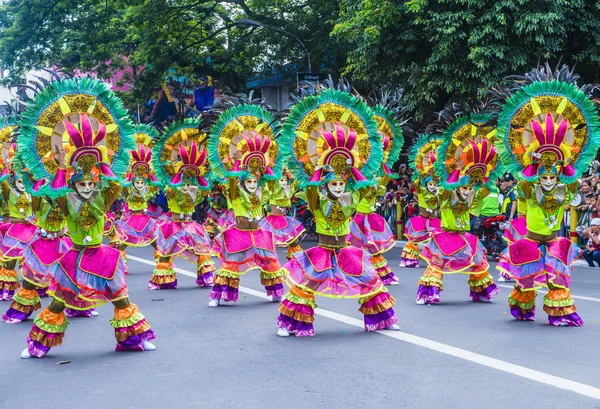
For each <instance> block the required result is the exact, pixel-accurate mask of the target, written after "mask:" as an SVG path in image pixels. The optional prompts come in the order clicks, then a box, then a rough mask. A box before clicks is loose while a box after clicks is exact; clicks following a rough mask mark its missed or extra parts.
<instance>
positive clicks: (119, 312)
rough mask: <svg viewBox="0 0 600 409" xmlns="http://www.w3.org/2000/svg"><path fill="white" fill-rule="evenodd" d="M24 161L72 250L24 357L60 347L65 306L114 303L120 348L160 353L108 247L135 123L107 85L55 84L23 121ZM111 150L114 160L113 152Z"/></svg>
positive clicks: (54, 278) (59, 267)
mask: <svg viewBox="0 0 600 409" xmlns="http://www.w3.org/2000/svg"><path fill="white" fill-rule="evenodd" d="M20 125H21V130H20V132H21V134H20V135H19V139H18V144H19V150H20V151H21V153H20V157H21V158H22V160H23V164H24V165H25V167H26V168H27V169H28V170H29V172H30V173H31V175H32V177H33V178H34V180H36V181H43V182H44V183H43V184H42V185H41V186H39V185H38V186H36V188H38V192H39V194H40V195H42V196H48V197H50V198H51V199H55V200H56V202H57V204H58V207H59V208H60V210H61V212H62V213H63V215H64V216H65V218H66V223H67V228H68V230H69V233H70V236H71V240H72V242H73V248H72V249H71V250H69V251H67V252H66V253H65V254H64V255H63V256H62V257H61V258H60V260H58V262H57V263H56V264H55V268H54V271H52V273H51V284H50V288H49V290H48V294H49V295H51V296H52V297H53V300H52V301H51V302H50V304H49V305H48V306H47V307H46V308H44V309H43V310H42V312H41V313H40V314H39V315H38V316H37V317H36V318H35V320H34V324H33V327H32V329H31V332H30V333H29V336H28V338H27V348H25V350H23V352H22V353H21V358H31V357H40V358H41V357H43V356H45V355H46V354H47V353H48V352H49V351H50V348H52V347H55V346H58V345H60V344H61V343H62V340H63V337H64V333H65V331H66V329H67V325H68V324H69V322H68V321H67V320H66V317H65V313H64V311H65V309H66V308H71V309H74V310H88V309H90V308H94V307H97V306H99V305H102V304H104V303H106V302H111V303H113V305H114V307H115V308H114V318H113V319H112V320H111V321H110V323H111V325H112V326H113V327H114V329H115V338H116V340H117V346H116V350H117V351H121V350H136V351H148V350H153V349H155V346H154V345H153V344H152V343H150V342H149V341H150V340H151V339H153V338H154V333H153V331H152V329H151V328H150V325H149V324H148V322H147V321H146V319H145V317H144V316H143V315H142V313H141V312H140V310H139V309H138V307H137V306H136V305H135V304H132V303H131V302H130V300H129V297H128V294H127V285H126V282H125V276H126V274H127V266H126V264H125V261H124V260H123V257H122V255H121V252H120V251H118V250H116V249H114V248H112V247H110V246H106V245H103V244H102V237H103V234H102V233H103V230H104V216H105V213H106V210H107V209H108V208H109V207H110V205H111V204H112V203H113V201H114V200H115V199H116V198H117V197H118V195H119V193H120V190H121V188H120V182H119V179H118V175H121V176H122V175H123V174H125V172H126V170H127V166H128V163H129V151H130V150H131V149H133V147H134V142H133V132H134V131H133V124H132V123H131V121H130V120H129V118H128V114H127V111H126V110H125V108H124V107H123V105H122V103H121V101H120V100H119V99H117V98H116V97H115V96H114V94H113V93H112V92H111V91H110V89H109V88H108V86H107V85H106V84H104V83H103V82H100V81H96V80H93V79H90V78H82V79H67V80H61V81H55V82H53V83H52V84H50V85H49V86H48V87H46V88H45V89H44V90H43V91H42V92H40V93H39V94H38V95H37V96H36V97H35V99H34V101H33V102H32V103H31V104H30V105H29V106H28V107H27V109H26V110H25V112H23V114H22V116H21V122H20ZM108 152H111V153H112V155H108Z"/></svg>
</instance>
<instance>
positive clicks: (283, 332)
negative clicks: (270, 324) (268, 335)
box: [277, 328, 290, 338]
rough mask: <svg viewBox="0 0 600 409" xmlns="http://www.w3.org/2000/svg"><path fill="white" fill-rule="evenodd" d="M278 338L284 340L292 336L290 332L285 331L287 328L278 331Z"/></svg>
mask: <svg viewBox="0 0 600 409" xmlns="http://www.w3.org/2000/svg"><path fill="white" fill-rule="evenodd" d="M277 336H278V337H282V338H285V337H289V336H290V332H289V331H288V330H287V329H285V328H279V329H278V330H277Z"/></svg>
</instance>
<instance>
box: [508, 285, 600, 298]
mask: <svg viewBox="0 0 600 409" xmlns="http://www.w3.org/2000/svg"><path fill="white" fill-rule="evenodd" d="M496 285H497V286H498V287H502V288H508V289H510V290H512V289H513V287H514V286H512V285H508V284H498V283H496ZM538 293H540V294H548V291H546V290H538ZM571 297H573V298H574V299H576V300H584V301H593V302H600V298H594V297H586V296H583V295H574V294H573V293H571Z"/></svg>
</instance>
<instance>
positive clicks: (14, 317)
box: [2, 308, 33, 324]
mask: <svg viewBox="0 0 600 409" xmlns="http://www.w3.org/2000/svg"><path fill="white" fill-rule="evenodd" d="M32 313H33V310H32V311H31V312H30V313H29V314H27V313H25V312H22V311H19V310H15V309H14V308H9V309H8V310H7V311H6V312H5V313H4V314H3V315H2V320H3V321H4V322H6V323H8V324H18V323H21V322H23V321H25V320H26V319H27V318H29V316H30V315H31V314H32Z"/></svg>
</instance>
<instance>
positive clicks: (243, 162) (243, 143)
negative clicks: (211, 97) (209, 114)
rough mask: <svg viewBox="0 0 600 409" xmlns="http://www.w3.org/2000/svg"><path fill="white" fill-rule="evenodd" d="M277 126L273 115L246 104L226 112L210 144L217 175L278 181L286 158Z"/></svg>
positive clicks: (211, 157) (213, 128)
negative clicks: (276, 133)
mask: <svg viewBox="0 0 600 409" xmlns="http://www.w3.org/2000/svg"><path fill="white" fill-rule="evenodd" d="M275 126H276V122H275V119H274V118H273V116H272V115H271V113H270V112H269V111H267V110H266V109H264V108H262V107H260V106H258V105H249V104H242V105H237V106H233V107H232V108H229V109H228V110H226V111H225V112H223V113H222V114H221V115H220V116H219V118H218V119H217V121H216V122H215V124H214V125H213V127H212V129H211V133H210V140H209V142H208V151H209V162H210V164H211V167H212V169H213V171H214V172H215V174H217V175H219V176H221V177H225V178H227V177H239V178H241V179H245V178H248V177H255V178H257V179H263V180H274V179H278V178H279V176H280V174H281V168H282V165H283V162H282V159H283V158H282V157H281V155H280V147H279V145H278V144H277V142H276V141H275V134H274V127H275ZM240 154H241V157H240Z"/></svg>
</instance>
